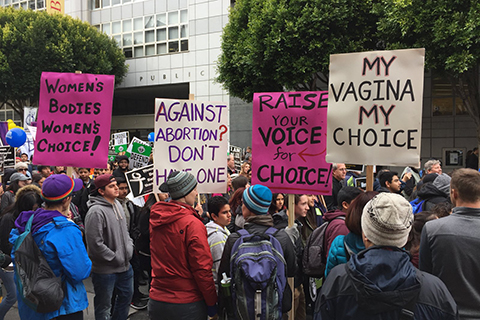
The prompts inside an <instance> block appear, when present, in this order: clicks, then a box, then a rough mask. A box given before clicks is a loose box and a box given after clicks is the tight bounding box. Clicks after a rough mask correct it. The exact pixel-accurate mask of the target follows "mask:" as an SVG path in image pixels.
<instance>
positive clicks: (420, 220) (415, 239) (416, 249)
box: [405, 211, 438, 268]
mask: <svg viewBox="0 0 480 320" xmlns="http://www.w3.org/2000/svg"><path fill="white" fill-rule="evenodd" d="M435 219H438V217H437V216H436V215H435V213H432V212H430V211H422V212H419V213H417V214H416V215H415V217H414V220H413V225H412V230H410V235H409V236H408V241H407V243H406V244H405V250H407V251H408V252H410V255H411V256H412V259H411V261H412V264H413V265H414V266H415V268H418V267H419V265H418V260H419V256H420V238H421V234H422V230H423V227H424V226H425V223H427V222H428V221H431V220H435Z"/></svg>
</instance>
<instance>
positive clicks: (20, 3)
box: [0, 0, 46, 11]
mask: <svg viewBox="0 0 480 320" xmlns="http://www.w3.org/2000/svg"><path fill="white" fill-rule="evenodd" d="M0 6H2V7H14V8H15V9H19V8H22V9H25V10H28V9H32V10H34V11H35V10H39V11H40V10H45V9H46V8H45V0H0Z"/></svg>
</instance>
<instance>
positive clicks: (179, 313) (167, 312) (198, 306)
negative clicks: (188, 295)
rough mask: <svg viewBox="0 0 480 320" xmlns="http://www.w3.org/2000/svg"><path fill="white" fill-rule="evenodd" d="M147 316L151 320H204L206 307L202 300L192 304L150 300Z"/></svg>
mask: <svg viewBox="0 0 480 320" xmlns="http://www.w3.org/2000/svg"><path fill="white" fill-rule="evenodd" d="M148 316H149V317H150V319H151V320H206V319H207V305H206V304H205V301H204V300H201V301H197V302H192V303H168V302H162V301H155V300H152V299H150V300H149V301H148Z"/></svg>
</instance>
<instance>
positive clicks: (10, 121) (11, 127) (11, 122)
mask: <svg viewBox="0 0 480 320" xmlns="http://www.w3.org/2000/svg"><path fill="white" fill-rule="evenodd" d="M7 123H8V130H12V129H13V128H19V129H22V130H24V129H23V127H19V126H17V125H16V124H15V122H13V120H12V119H8V120H7Z"/></svg>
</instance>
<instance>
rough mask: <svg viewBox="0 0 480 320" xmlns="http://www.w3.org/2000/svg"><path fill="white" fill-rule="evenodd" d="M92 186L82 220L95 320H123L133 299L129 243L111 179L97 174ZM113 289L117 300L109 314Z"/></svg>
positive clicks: (129, 239) (115, 187)
mask: <svg viewBox="0 0 480 320" xmlns="http://www.w3.org/2000/svg"><path fill="white" fill-rule="evenodd" d="M94 183H95V189H94V190H93V192H92V194H91V195H90V200H89V201H88V206H89V209H88V213H87V216H86V218H85V239H86V242H87V248H88V255H89V257H90V259H91V260H92V283H93V288H94V290H95V298H94V300H93V302H94V307H95V318H96V319H110V317H111V318H112V319H121V320H125V319H127V316H128V311H129V309H130V302H131V301H132V296H133V269H132V266H131V265H130V259H131V258H132V254H133V241H132V239H131V238H130V236H129V234H128V230H127V224H126V217H125V212H124V211H123V208H122V206H121V204H120V203H119V202H118V200H117V197H118V193H119V191H118V186H117V182H116V181H115V177H114V176H113V175H101V176H99V177H97V178H96V179H95V181H94ZM114 290H116V294H117V297H116V299H115V301H114V307H113V310H112V314H110V312H111V305H112V296H113V292H114Z"/></svg>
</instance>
